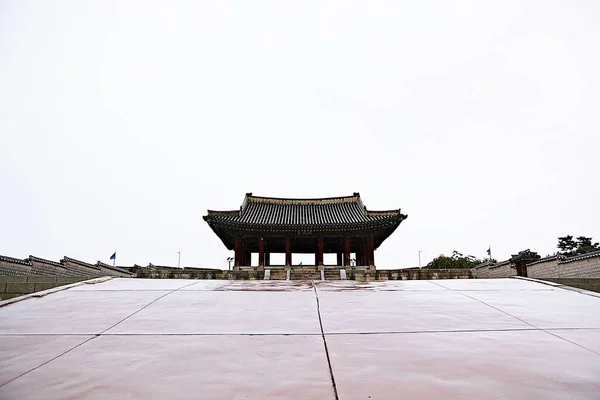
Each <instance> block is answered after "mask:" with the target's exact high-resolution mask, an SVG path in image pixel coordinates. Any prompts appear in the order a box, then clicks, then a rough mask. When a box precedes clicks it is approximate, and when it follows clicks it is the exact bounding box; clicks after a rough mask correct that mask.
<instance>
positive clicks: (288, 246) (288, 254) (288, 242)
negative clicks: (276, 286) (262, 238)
mask: <svg viewBox="0 0 600 400" xmlns="http://www.w3.org/2000/svg"><path fill="white" fill-rule="evenodd" d="M285 265H286V267H289V266H290V265H292V239H290V238H289V237H286V238H285Z"/></svg>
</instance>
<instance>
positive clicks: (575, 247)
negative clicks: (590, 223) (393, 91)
mask: <svg viewBox="0 0 600 400" xmlns="http://www.w3.org/2000/svg"><path fill="white" fill-rule="evenodd" d="M556 247H558V249H559V250H560V251H559V252H558V253H559V254H561V255H563V256H565V257H572V256H575V255H577V254H585V253H590V252H592V251H596V250H600V243H598V242H596V243H592V238H591V237H586V236H578V237H577V239H576V240H573V236H572V235H567V236H563V237H559V238H558V245H557V246H556Z"/></svg>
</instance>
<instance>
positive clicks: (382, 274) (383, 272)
mask: <svg viewBox="0 0 600 400" xmlns="http://www.w3.org/2000/svg"><path fill="white" fill-rule="evenodd" d="M369 274H371V275H373V274H374V280H377V281H387V280H409V279H469V278H471V271H470V270H469V269H468V268H453V269H429V268H421V269H419V268H411V269H389V270H387V269H380V270H376V271H375V272H374V273H373V272H369Z"/></svg>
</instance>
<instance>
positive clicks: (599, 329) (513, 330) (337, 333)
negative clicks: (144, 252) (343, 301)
mask: <svg viewBox="0 0 600 400" xmlns="http://www.w3.org/2000/svg"><path fill="white" fill-rule="evenodd" d="M585 330H588V331H590V330H591V331H593V330H598V331H600V327H598V328H534V327H531V328H504V329H434V330H419V331H379V332H324V334H325V335H326V336H327V335H331V336H340V335H408V334H424V333H425V334H426V333H478V332H486V333H493V332H531V331H585ZM1 336H5V337H6V336H19V337H22V336H32V337H34V336H323V333H283V332H279V333H261V332H258V333H0V337H1Z"/></svg>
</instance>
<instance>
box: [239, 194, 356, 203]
mask: <svg viewBox="0 0 600 400" xmlns="http://www.w3.org/2000/svg"><path fill="white" fill-rule="evenodd" d="M248 202H253V203H272V204H332V203H350V202H358V203H361V204H362V201H361V200H360V194H359V193H358V192H354V193H353V194H352V195H346V196H335V197H313V198H294V197H269V196H255V195H253V194H252V193H246V197H245V199H244V205H245V204H247V203H248Z"/></svg>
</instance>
